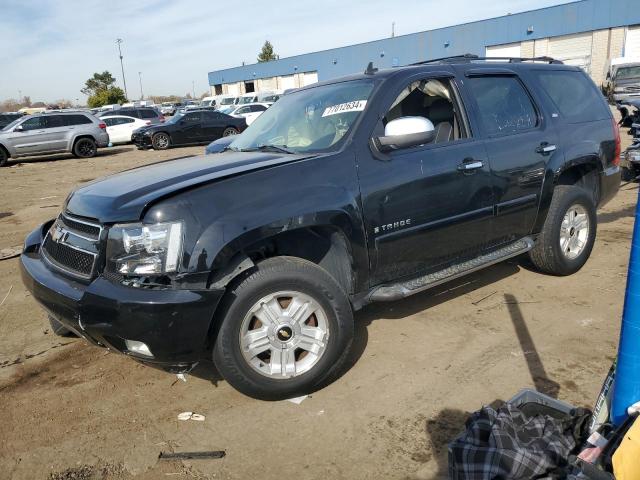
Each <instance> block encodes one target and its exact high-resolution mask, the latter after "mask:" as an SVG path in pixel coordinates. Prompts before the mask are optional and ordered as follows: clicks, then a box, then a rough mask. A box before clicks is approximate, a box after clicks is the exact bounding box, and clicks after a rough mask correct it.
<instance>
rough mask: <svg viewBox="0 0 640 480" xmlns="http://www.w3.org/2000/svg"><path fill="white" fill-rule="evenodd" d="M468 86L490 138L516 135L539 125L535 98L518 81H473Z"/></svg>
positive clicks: (470, 79) (479, 79)
mask: <svg viewBox="0 0 640 480" xmlns="http://www.w3.org/2000/svg"><path fill="white" fill-rule="evenodd" d="M467 85H469V87H470V90H471V94H472V95H473V97H474V98H475V100H476V103H477V105H478V111H479V116H480V121H481V123H482V126H483V127H484V130H485V132H486V133H487V135H496V134H514V133H518V132H520V131H524V130H529V129H531V128H535V127H536V126H537V125H538V115H537V113H536V109H535V107H534V106H533V103H532V102H531V98H530V97H529V95H528V94H527V92H526V90H525V89H524V87H523V86H522V84H521V83H520V80H518V79H517V78H516V77H510V76H509V77H506V76H499V77H498V76H496V77H490V76H488V77H471V78H469V79H468V80H467Z"/></svg>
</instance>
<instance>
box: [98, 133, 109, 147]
mask: <svg viewBox="0 0 640 480" xmlns="http://www.w3.org/2000/svg"><path fill="white" fill-rule="evenodd" d="M96 144H97V145H98V147H100V148H104V147H107V146H109V134H108V133H107V132H104V133H101V134H100V135H98V136H97V138H96Z"/></svg>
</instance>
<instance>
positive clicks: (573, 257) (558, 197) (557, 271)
mask: <svg viewBox="0 0 640 480" xmlns="http://www.w3.org/2000/svg"><path fill="white" fill-rule="evenodd" d="M596 229H597V216H596V208H595V205H594V201H593V196H592V195H591V194H589V192H587V191H586V190H584V189H583V188H580V187H578V186H575V185H559V186H557V187H556V188H555V191H554V192H553V198H552V200H551V206H550V207H549V212H548V213H547V219H546V220H545V223H544V227H543V228H542V232H541V233H540V235H539V237H538V239H537V240H536V244H535V246H534V247H533V249H532V250H531V252H530V253H529V257H530V258H531V261H532V262H533V264H534V265H535V266H536V268H538V270H541V271H542V272H545V273H550V274H552V275H561V276H562V275H571V274H573V273H575V272H577V271H578V270H580V269H581V268H582V267H583V266H584V264H585V263H586V262H587V260H588V259H589V256H590V255H591V250H592V249H593V244H594V242H595V239H596Z"/></svg>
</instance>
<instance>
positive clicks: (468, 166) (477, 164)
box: [458, 158, 484, 172]
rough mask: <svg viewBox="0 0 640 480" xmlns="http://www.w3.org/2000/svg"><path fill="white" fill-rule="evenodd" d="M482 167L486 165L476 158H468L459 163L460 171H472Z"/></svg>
mask: <svg viewBox="0 0 640 480" xmlns="http://www.w3.org/2000/svg"><path fill="white" fill-rule="evenodd" d="M482 167H484V163H483V162H481V161H480V160H474V159H473V158H466V159H465V160H464V162H462V163H461V164H460V165H458V171H460V172H471V171H473V170H477V169H479V168H482Z"/></svg>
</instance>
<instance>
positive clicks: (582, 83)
mask: <svg viewBox="0 0 640 480" xmlns="http://www.w3.org/2000/svg"><path fill="white" fill-rule="evenodd" d="M533 74H534V76H535V77H537V79H538V81H539V82H540V85H542V88H543V89H544V91H545V92H547V95H549V97H551V100H552V101H553V103H554V104H555V106H556V108H557V109H558V110H559V113H560V114H561V115H562V116H563V117H565V118H566V120H567V122H569V123H581V122H590V121H594V120H605V119H607V118H610V113H609V111H608V108H607V106H606V104H605V102H604V99H603V97H602V94H601V93H600V92H599V91H598V90H597V89H596V87H595V85H594V84H593V82H592V81H591V80H590V79H589V78H587V76H586V75H585V74H584V73H582V72H577V71H571V70H535V71H534V72H533Z"/></svg>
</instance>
